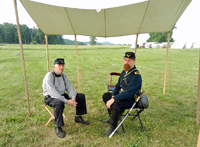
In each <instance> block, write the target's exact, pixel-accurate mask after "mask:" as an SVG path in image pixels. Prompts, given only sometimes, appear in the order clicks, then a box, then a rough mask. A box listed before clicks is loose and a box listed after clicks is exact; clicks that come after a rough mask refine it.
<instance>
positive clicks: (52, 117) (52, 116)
mask: <svg viewBox="0 0 200 147" xmlns="http://www.w3.org/2000/svg"><path fill="white" fill-rule="evenodd" d="M44 107H45V109H46V110H47V111H48V112H49V114H50V115H51V117H50V118H49V120H48V121H47V123H46V124H45V127H46V126H47V125H48V124H49V122H50V121H51V120H52V119H55V117H54V115H53V114H52V112H51V111H50V110H49V108H48V106H47V105H44ZM62 115H63V118H64V119H65V120H68V119H67V118H66V116H65V115H64V114H62Z"/></svg>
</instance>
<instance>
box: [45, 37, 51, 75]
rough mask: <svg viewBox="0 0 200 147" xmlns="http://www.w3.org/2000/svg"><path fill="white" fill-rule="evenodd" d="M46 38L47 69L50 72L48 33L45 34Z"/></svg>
mask: <svg viewBox="0 0 200 147" xmlns="http://www.w3.org/2000/svg"><path fill="white" fill-rule="evenodd" d="M45 39H46V54H47V71H48V72H50V68H49V49H48V36H47V34H45Z"/></svg>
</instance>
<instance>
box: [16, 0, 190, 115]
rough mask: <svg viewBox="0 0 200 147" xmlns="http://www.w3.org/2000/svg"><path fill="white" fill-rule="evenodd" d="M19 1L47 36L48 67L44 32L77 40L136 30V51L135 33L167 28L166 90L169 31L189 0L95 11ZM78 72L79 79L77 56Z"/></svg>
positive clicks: (163, 0) (153, 1)
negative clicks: (78, 38)
mask: <svg viewBox="0 0 200 147" xmlns="http://www.w3.org/2000/svg"><path fill="white" fill-rule="evenodd" d="M20 2H21V3H22V5H23V6H24V8H25V9H26V10H27V12H28V13H29V15H30V16H31V17H32V19H33V20H34V21H35V23H36V24H37V26H38V27H39V28H40V29H41V30H42V31H43V33H44V34H45V36H46V43H47V63H48V64H47V65H48V71H49V57H48V40H47V35H75V42H76V35H85V36H95V37H115V36H125V35H133V34H137V38H136V43H135V53H136V45H137V40H138V34H142V33H157V32H168V46H167V53H166V64H165V78H164V88H163V94H164V93H165V84H166V71H167V59H168V50H169V36H170V31H171V30H172V28H173V27H174V26H175V24H176V22H177V20H178V19H179V18H180V16H181V15H182V13H183V12H184V11H185V9H186V8H187V6H188V5H189V3H190V2H191V0H175V1H174V0H147V1H144V2H141V3H136V4H130V5H126V6H120V7H115V8H107V9H102V10H101V11H100V12H97V11H96V9H95V8H94V9H78V8H69V7H61V6H53V5H48V4H43V3H38V2H33V1H30V0H20ZM14 3H15V9H16V18H17V24H18V34H19V40H21V37H20V35H21V33H20V28H19V21H18V14H17V8H16V0H14ZM19 42H20V49H21V55H22V63H23V70H24V81H25V85H26V91H27V92H26V93H27V100H28V87H27V82H26V72H25V65H24V57H23V47H22V41H19ZM76 51H77V44H76ZM77 75H78V83H79V73H78V58H77ZM28 105H29V102H28ZM28 107H29V106H28ZM29 112H30V109H29ZM29 114H30V113H29Z"/></svg>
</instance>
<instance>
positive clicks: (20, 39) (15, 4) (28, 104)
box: [13, 0, 31, 116]
mask: <svg viewBox="0 0 200 147" xmlns="http://www.w3.org/2000/svg"><path fill="white" fill-rule="evenodd" d="M13 1H14V7H15V15H16V21H17V31H18V38H19V43H20V51H21V60H22V67H23V73H24V83H25V89H26V99H27V106H28V116H31V111H30V103H29V94H28V84H27V80H26V68H25V62H24V53H23V46H22V37H21V30H20V26H19V18H18V12H17V2H16V0H13Z"/></svg>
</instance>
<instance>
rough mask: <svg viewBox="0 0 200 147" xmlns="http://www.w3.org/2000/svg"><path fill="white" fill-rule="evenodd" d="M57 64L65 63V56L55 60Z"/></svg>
mask: <svg viewBox="0 0 200 147" xmlns="http://www.w3.org/2000/svg"><path fill="white" fill-rule="evenodd" d="M55 64H65V61H64V59H63V58H57V59H56V60H55V61H54V65H55Z"/></svg>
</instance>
